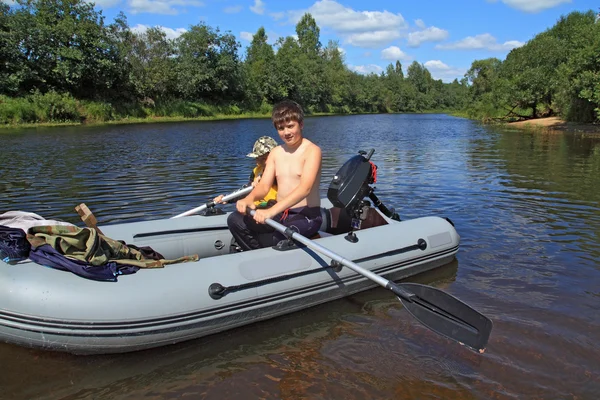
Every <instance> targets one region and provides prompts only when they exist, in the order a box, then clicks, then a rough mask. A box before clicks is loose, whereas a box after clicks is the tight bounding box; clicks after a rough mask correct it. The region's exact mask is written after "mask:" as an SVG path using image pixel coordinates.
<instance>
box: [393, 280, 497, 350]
mask: <svg viewBox="0 0 600 400" xmlns="http://www.w3.org/2000/svg"><path fill="white" fill-rule="evenodd" d="M396 286H399V287H400V288H401V289H404V290H405V291H408V292H410V293H412V294H414V295H415V296H411V298H410V299H404V298H402V297H398V298H399V299H400V301H401V302H402V304H404V307H406V310H407V311H408V312H409V313H410V314H411V315H412V316H413V317H415V318H416V319H417V320H418V321H419V322H421V323H422V324H423V325H425V326H426V327H428V328H429V329H431V330H432V331H434V332H437V333H439V334H440V335H442V336H446V337H447V338H450V339H453V340H456V341H457V342H459V343H462V344H465V345H467V346H469V347H471V348H473V349H475V350H478V351H479V352H480V353H483V351H484V350H485V346H486V345H487V342H488V339H489V337H490V333H491V332H492V321H491V320H490V319H489V318H488V317H486V316H485V315H483V314H481V313H480V312H479V311H477V310H475V309H473V308H472V307H471V306H469V305H468V304H466V303H463V302H462V301H460V300H459V299H457V298H456V297H454V296H452V295H450V294H448V293H446V292H443V291H441V290H440V289H436V288H434V287H431V286H425V285H420V284H418V283H400V284H397V285H396ZM392 291H393V290H392Z"/></svg>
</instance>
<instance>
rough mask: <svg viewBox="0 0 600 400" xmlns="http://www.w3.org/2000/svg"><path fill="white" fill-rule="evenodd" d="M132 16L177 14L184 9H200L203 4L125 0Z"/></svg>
mask: <svg viewBox="0 0 600 400" xmlns="http://www.w3.org/2000/svg"><path fill="white" fill-rule="evenodd" d="M127 5H128V6H129V10H130V11H131V13H132V14H141V13H150V14H168V15H176V14H179V13H180V11H181V9H182V8H184V7H202V6H204V3H202V2H201V1H197V0H127Z"/></svg>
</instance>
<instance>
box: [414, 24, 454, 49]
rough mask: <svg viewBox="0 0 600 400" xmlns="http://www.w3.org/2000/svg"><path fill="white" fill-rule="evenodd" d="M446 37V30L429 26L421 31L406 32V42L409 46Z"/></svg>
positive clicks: (417, 45)
mask: <svg viewBox="0 0 600 400" xmlns="http://www.w3.org/2000/svg"><path fill="white" fill-rule="evenodd" d="M446 38H448V31H446V30H444V29H440V28H437V27H435V26H430V27H429V28H425V29H424V30H422V31H417V32H411V33H409V34H408V39H407V44H408V46H409V47H419V46H420V45H421V43H424V42H441V41H442V40H445V39H446Z"/></svg>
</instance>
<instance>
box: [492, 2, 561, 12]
mask: <svg viewBox="0 0 600 400" xmlns="http://www.w3.org/2000/svg"><path fill="white" fill-rule="evenodd" d="M488 1H490V2H496V1H497V0H488ZM502 2H503V3H504V4H506V5H507V6H509V7H512V8H516V9H517V10H521V11H525V12H529V13H536V12H539V11H543V10H547V9H549V8H552V7H556V6H558V5H560V4H563V3H571V0H502Z"/></svg>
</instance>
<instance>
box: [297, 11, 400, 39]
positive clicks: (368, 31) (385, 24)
mask: <svg viewBox="0 0 600 400" xmlns="http://www.w3.org/2000/svg"><path fill="white" fill-rule="evenodd" d="M306 12H308V13H310V14H311V15H312V16H313V18H314V19H315V21H317V24H318V25H319V27H322V28H329V29H331V30H332V31H333V32H334V33H335V34H337V35H339V36H340V37H341V38H342V39H343V41H344V43H347V44H351V45H353V46H357V47H368V48H375V47H379V46H383V45H385V44H387V43H390V42H392V41H394V40H396V39H398V38H400V37H401V36H402V30H403V29H407V28H408V24H407V23H406V21H405V20H404V17H402V15H401V14H394V13H391V12H389V11H385V10H384V11H356V10H354V9H352V8H349V7H345V6H343V5H342V4H340V3H338V2H336V1H334V0H319V1H316V2H315V3H314V4H313V5H312V6H311V7H309V8H308V9H307V10H297V11H290V12H288V15H289V18H290V22H291V23H294V24H296V23H297V22H298V21H299V20H300V18H301V17H302V15H304V13H306Z"/></svg>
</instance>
